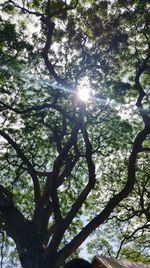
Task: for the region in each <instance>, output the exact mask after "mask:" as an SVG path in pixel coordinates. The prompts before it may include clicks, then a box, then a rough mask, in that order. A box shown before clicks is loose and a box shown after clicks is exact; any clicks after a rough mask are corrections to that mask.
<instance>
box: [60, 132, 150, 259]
mask: <svg viewBox="0 0 150 268" xmlns="http://www.w3.org/2000/svg"><path fill="white" fill-rule="evenodd" d="M149 133H150V130H149V131H148V130H147V129H144V130H142V131H141V132H140V133H139V134H138V135H137V137H136V138H135V141H134V144H133V149H132V152H131V154H130V158H129V164H128V179H127V182H126V185H125V187H124V188H123V189H122V190H121V191H120V193H118V194H116V195H115V196H114V197H112V198H111V199H110V201H109V202H108V204H107V205H106V207H105V208H104V209H103V211H102V212H100V213H99V214H98V215H97V216H96V217H95V218H94V219H93V220H92V221H91V222H90V223H88V224H87V225H86V226H85V227H84V228H83V229H82V230H81V232H80V233H79V234H78V235H77V236H76V237H75V238H74V239H73V240H72V241H71V242H70V243H69V244H68V245H66V246H65V247H64V248H63V249H62V250H61V251H60V255H59V257H60V259H61V261H62V262H63V261H64V260H65V258H67V257H68V256H69V255H71V253H72V252H74V250H76V249H77V248H78V247H79V246H80V245H81V244H82V242H83V241H84V240H85V239H86V238H87V237H88V236H89V235H90V234H91V233H92V232H93V231H94V230H95V229H96V228H97V227H98V226H99V225H101V224H102V223H104V221H105V220H106V219H107V218H108V217H109V215H110V214H111V212H112V211H113V209H114V208H115V207H116V206H117V205H118V204H119V203H120V202H121V201H122V200H123V199H124V198H126V197H127V196H128V195H129V193H130V192H131V191H132V189H133V187H134V183H135V165H136V158H137V154H138V153H139V152H140V151H141V147H142V143H143V141H144V140H145V138H146V136H147V135H148V134H149Z"/></svg>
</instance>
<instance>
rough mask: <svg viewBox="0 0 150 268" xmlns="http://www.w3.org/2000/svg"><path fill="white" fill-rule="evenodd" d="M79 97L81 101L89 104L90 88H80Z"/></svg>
mask: <svg viewBox="0 0 150 268" xmlns="http://www.w3.org/2000/svg"><path fill="white" fill-rule="evenodd" d="M78 97H79V99H80V100H81V101H84V102H87V101H88V100H89V98H90V89H89V88H88V87H79V88H78Z"/></svg>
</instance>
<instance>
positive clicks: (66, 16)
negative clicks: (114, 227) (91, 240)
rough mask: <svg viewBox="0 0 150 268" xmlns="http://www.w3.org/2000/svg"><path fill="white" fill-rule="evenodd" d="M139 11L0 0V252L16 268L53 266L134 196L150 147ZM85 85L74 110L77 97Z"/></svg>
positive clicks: (145, 5)
mask: <svg viewBox="0 0 150 268" xmlns="http://www.w3.org/2000/svg"><path fill="white" fill-rule="evenodd" d="M149 7H150V5H149V1H144V2H143V1H138V0H137V1H135V0H130V1H127V2H126V1H124V0H118V1H117V0H116V1H113V2H109V1H98V2H95V1H92V0H91V1H89V0H87V1H84V4H83V3H82V2H81V1H74V0H72V1H62V0H59V1H55V0H54V1H49V0H48V1H44V0H43V1H39V0H30V1H26V0H24V1H21V0H20V1H13V0H9V1H3V2H2V3H1V8H2V13H1V26H0V31H1V33H0V36H1V46H0V50H1V59H0V60H1V76H0V93H1V101H0V111H1V117H0V120H1V129H0V135H1V137H2V138H1V149H2V150H1V156H0V157H1V163H0V165H1V179H0V222H1V230H2V232H1V234H2V240H3V241H5V244H4V243H3V244H2V247H1V249H2V248H4V247H5V246H6V247H7V245H8V244H9V243H10V242H9V241H10V240H9V238H8V237H10V238H12V239H13V241H14V243H15V246H16V249H17V252H18V256H19V260H20V262H21V265H22V267H24V268H26V267H28V268H30V267H32V268H35V267H36V268H42V267H44V268H47V267H49V268H50V267H60V266H61V265H63V264H64V262H65V260H66V259H67V258H68V257H69V256H71V255H72V254H73V253H75V251H76V250H77V249H78V248H79V246H80V245H81V244H82V243H83V241H84V240H85V239H86V238H87V237H88V236H89V235H90V234H91V233H92V232H93V231H94V230H96V228H98V227H99V226H102V225H103V224H104V223H105V221H107V220H108V219H109V217H111V215H113V214H112V213H116V215H117V214H118V215H120V211H123V214H124V217H125V216H126V212H124V209H125V210H126V208H124V207H123V206H122V205H120V206H119V204H122V203H120V202H121V201H122V202H124V201H123V200H124V199H125V198H127V197H128V196H129V194H131V192H133V196H134V195H135V198H136V197H137V196H139V193H137V190H136V189H137V188H136V187H137V186H136V184H135V183H136V182H137V184H138V183H141V178H140V179H138V176H137V172H136V170H137V167H139V169H140V167H141V162H140V161H143V162H144V159H147V158H146V157H147V156H146V155H147V154H148V153H149V151H150V148H149V140H148V137H149V134H150V116H149V115H150V112H149V107H148V105H149V89H148V83H149V76H148V74H149V68H150V66H149V57H150V43H149ZM88 87H90V88H91V89H92V91H91V94H93V97H91V98H90V99H89V101H88V102H87V103H86V102H84V101H82V100H80V99H79V96H78V90H79V89H80V88H81V89H82V90H87V91H88V90H89V88H88ZM135 100H136V105H133V103H134V102H135ZM134 106H135V107H134ZM141 159H142V160H141ZM115 171H116V174H115ZM138 181H139V182H138ZM134 185H135V188H134ZM145 189H146V191H147V193H148V190H147V188H146V185H145ZM133 190H134V191H133ZM142 194H143V193H142ZM142 196H143V195H142ZM140 200H142V199H140ZM125 202H126V201H125ZM147 204H148V205H147ZM148 208H149V203H148V195H147V197H146V210H145V209H144V210H143V211H142V213H145V212H146V211H147V212H148ZM145 215H146V214H145ZM139 216H141V214H140V215H139ZM85 217H86V218H85ZM84 219H85V220H84ZM11 243H12V242H11ZM11 248H12V246H11ZM6 249H7V248H6ZM13 254H14V253H13ZM3 255H4V254H3ZM13 258H14V255H13ZM3 259H4V258H3ZM2 261H3V260H2ZM1 263H2V262H1ZM7 267H8V266H7Z"/></svg>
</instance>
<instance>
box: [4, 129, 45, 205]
mask: <svg viewBox="0 0 150 268" xmlns="http://www.w3.org/2000/svg"><path fill="white" fill-rule="evenodd" d="M0 135H1V136H2V137H3V138H4V139H5V140H7V141H8V143H9V144H10V145H11V146H12V147H13V148H14V149H15V151H16V153H17V154H18V156H19V157H20V158H21V159H22V161H23V163H24V164H25V165H26V167H27V170H28V172H29V174H30V176H31V178H32V181H33V185H34V196H35V203H37V202H38V201H39V199H40V196H41V191H40V184H39V180H38V177H37V174H36V171H35V169H34V167H33V166H32V164H31V162H30V161H29V159H28V158H27V157H26V156H25V155H24V153H23V151H22V149H21V148H20V147H19V145H18V144H17V143H16V142H15V141H13V140H12V138H10V136H9V135H8V134H6V133H5V132H4V131H2V130H0Z"/></svg>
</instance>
